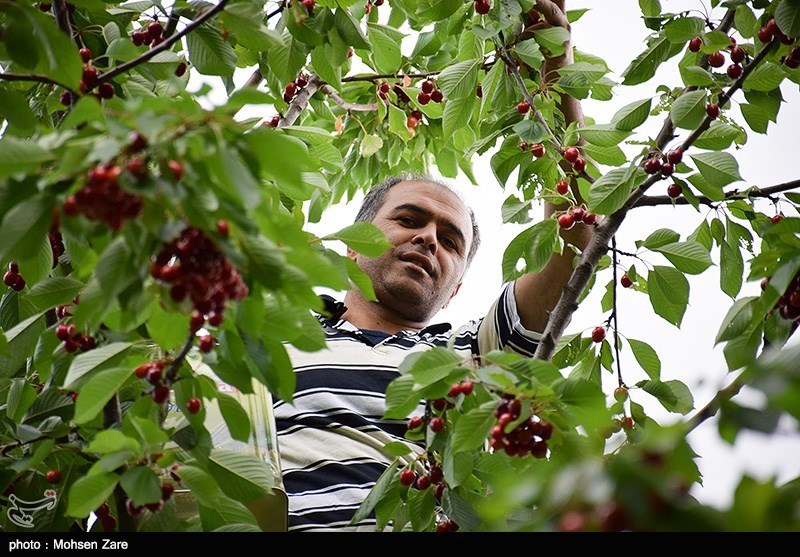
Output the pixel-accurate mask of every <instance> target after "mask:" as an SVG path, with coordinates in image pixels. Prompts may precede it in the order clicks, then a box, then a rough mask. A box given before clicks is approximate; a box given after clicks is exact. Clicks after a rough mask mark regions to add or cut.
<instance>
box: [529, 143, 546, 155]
mask: <svg viewBox="0 0 800 557" xmlns="http://www.w3.org/2000/svg"><path fill="white" fill-rule="evenodd" d="M544 151H545V149H544V145H542V144H541V143H535V144H533V145H531V155H533V156H534V157H536V158H537V159H538V158H540V157H543V156H544Z"/></svg>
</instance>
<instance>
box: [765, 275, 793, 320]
mask: <svg viewBox="0 0 800 557" xmlns="http://www.w3.org/2000/svg"><path fill="white" fill-rule="evenodd" d="M768 284H769V279H766V278H765V279H763V280H762V281H761V290H764V289H766V288H767V285H768ZM773 309H777V310H778V313H779V314H780V316H781V317H783V318H784V319H788V320H789V321H794V322H795V323H798V324H800V273H798V274H797V275H795V277H794V278H793V279H792V282H790V283H789V286H788V288H787V289H786V292H784V293H783V295H782V296H781V297H780V298H779V299H778V301H777V302H776V303H775V307H774V308H773Z"/></svg>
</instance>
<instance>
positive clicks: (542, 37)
mask: <svg viewBox="0 0 800 557" xmlns="http://www.w3.org/2000/svg"><path fill="white" fill-rule="evenodd" d="M569 37H570V35H569V31H567V30H566V29H564V28H563V27H544V28H541V29H534V30H533V38H534V39H536V42H537V43H539V46H540V47H541V49H542V51H543V52H544V54H545V55H547V56H549V57H551V58H552V57H554V56H561V55H562V54H564V51H565V48H564V43H566V42H567V41H569Z"/></svg>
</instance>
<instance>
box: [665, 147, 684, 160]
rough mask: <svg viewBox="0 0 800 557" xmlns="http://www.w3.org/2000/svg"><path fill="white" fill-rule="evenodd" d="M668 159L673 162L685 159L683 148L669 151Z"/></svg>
mask: <svg viewBox="0 0 800 557" xmlns="http://www.w3.org/2000/svg"><path fill="white" fill-rule="evenodd" d="M667 160H668V161H669V162H671V163H672V164H678V163H679V162H681V161H682V160H683V149H681V148H680V147H678V148H676V149H673V150H672V151H670V152H668V153H667Z"/></svg>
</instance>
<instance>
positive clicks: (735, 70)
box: [727, 64, 744, 79]
mask: <svg viewBox="0 0 800 557" xmlns="http://www.w3.org/2000/svg"><path fill="white" fill-rule="evenodd" d="M743 71H744V70H742V67H741V66H740V65H739V64H731V65H730V66H728V69H727V73H728V77H730V78H731V79H738V78H739V77H741V75H742V72H743Z"/></svg>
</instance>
